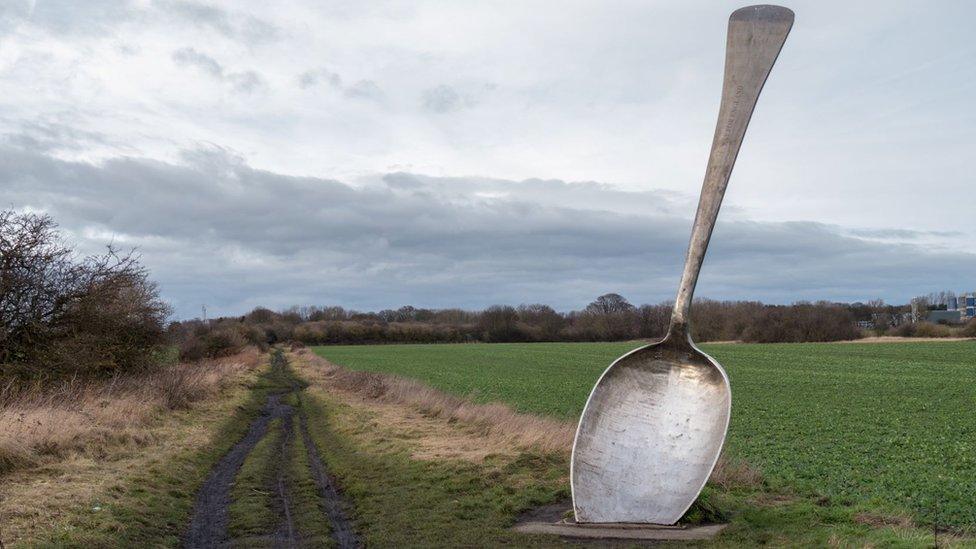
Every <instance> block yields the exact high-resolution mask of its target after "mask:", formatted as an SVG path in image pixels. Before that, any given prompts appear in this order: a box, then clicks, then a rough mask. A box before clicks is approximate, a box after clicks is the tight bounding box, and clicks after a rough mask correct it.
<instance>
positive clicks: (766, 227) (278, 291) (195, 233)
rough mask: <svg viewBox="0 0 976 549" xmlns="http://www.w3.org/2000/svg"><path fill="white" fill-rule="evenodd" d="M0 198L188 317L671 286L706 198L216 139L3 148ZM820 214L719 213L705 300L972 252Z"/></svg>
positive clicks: (858, 282)
mask: <svg viewBox="0 0 976 549" xmlns="http://www.w3.org/2000/svg"><path fill="white" fill-rule="evenodd" d="M0 182H3V183H2V187H0V200H2V201H3V202H4V203H5V204H11V205H16V206H17V207H19V208H22V209H31V210H36V211H45V212H49V213H51V214H52V215H53V216H55V218H56V219H57V220H58V221H59V222H60V223H61V225H62V228H63V229H65V230H66V232H67V234H68V236H69V238H70V239H72V240H74V241H76V242H80V244H81V247H82V249H83V250H86V251H94V250H96V249H97V248H98V247H99V246H101V245H103V244H105V243H107V242H108V241H113V242H115V243H116V244H118V245H121V246H135V247H138V248H139V249H140V251H141V252H142V254H143V257H144V260H145V263H146V264H147V265H148V266H149V267H150V268H151V269H152V271H153V274H154V277H155V278H156V279H157V280H158V281H159V282H160V284H161V286H162V289H163V293H164V295H165V296H166V297H167V298H168V299H169V300H170V301H171V302H173V304H174V305H175V307H176V310H177V313H178V315H179V316H194V315H195V314H197V311H198V310H199V307H200V305H202V304H207V306H208V308H209V309H210V310H211V311H213V312H215V313H218V314H235V313H241V312H243V311H245V310H247V309H249V308H251V307H253V306H256V305H259V304H260V305H265V306H271V307H285V306H289V305H292V304H300V303H301V304H330V303H336V304H341V305H344V306H347V307H352V308H361V309H379V308H386V307H391V306H398V305H403V304H413V305H417V306H430V307H453V306H461V307H471V308H478V307H484V306H486V305H490V304H493V303H513V304H517V303H521V302H547V303H550V304H553V305H554V306H556V307H559V308H561V309H569V308H577V307H581V306H583V305H585V304H586V303H587V302H588V301H589V300H590V299H591V298H593V297H595V296H596V295H599V294H601V293H604V292H608V291H615V292H619V293H622V294H624V295H626V296H627V297H629V298H630V299H631V300H633V301H635V302H658V301H661V300H666V299H670V298H671V296H672V294H673V292H674V290H675V288H676V285H677V280H678V277H679V274H680V268H681V264H682V262H683V258H684V251H685V247H686V245H687V240H688V234H689V230H690V225H691V217H692V215H693V207H694V202H695V200H694V198H695V197H689V196H684V195H680V194H677V193H674V192H670V191H657V190H655V191H646V192H633V191H625V190H620V189H618V188H615V187H613V186H608V185H601V184H598V183H592V182H590V183H569V182H564V181H558V180H524V181H507V180H500V179H488V178H473V177H455V178H445V177H430V176H424V175H419V174H412V173H403V172H400V173H389V174H386V175H382V176H376V177H373V178H369V179H365V180H363V181H360V182H358V183H357V184H355V185H353V184H347V183H344V182H341V181H336V180H330V179H321V178H310V177H294V176H287V175H282V174H277V173H273V172H269V171H264V170H257V169H254V168H252V167H250V166H248V165H247V163H246V162H245V161H244V160H243V159H242V158H241V157H239V156H236V155H234V154H232V153H230V152H229V151H226V150H223V149H219V148H207V149H199V150H193V151H186V152H184V154H183V155H182V159H181V161H180V162H178V163H166V162H159V161H155V160H150V159H145V158H138V157H129V158H126V157H119V158H115V159H112V160H109V161H104V162H102V163H100V164H89V163H84V162H76V161H66V160H61V159H58V158H55V157H53V156H50V155H47V154H44V153H41V152H37V151H32V150H29V149H25V148H23V147H18V146H16V145H12V144H8V145H6V146H4V147H3V148H2V149H0ZM910 240H911V239H909V240H905V241H904V243H894V244H893V243H891V242H890V241H886V242H879V241H876V240H872V239H867V238H861V237H857V236H852V235H850V234H845V231H844V230H843V229H841V228H837V227H832V226H828V225H824V224H818V223H799V222H784V223H778V222H752V221H728V220H726V221H723V222H720V223H719V226H718V227H717V229H716V231H715V235H714V237H713V242H712V247H711V249H710V251H709V256H708V258H707V260H706V264H705V269H704V272H703V274H702V278H701V283H700V286H699V292H698V295H700V296H710V297H715V298H722V299H760V300H765V301H770V302H791V301H794V300H800V299H811V300H813V299H839V300H858V299H862V300H863V299H870V298H874V297H879V296H885V297H889V298H892V297H894V298H896V299H897V298H907V297H909V296H911V295H913V293H914V292H916V291H917V288H919V287H929V286H931V285H932V284H944V285H946V286H947V287H954V283H955V281H956V280H958V279H959V277H962V276H964V275H965V273H967V272H972V271H973V270H974V269H976V256H974V255H972V254H960V253H947V252H933V251H928V250H926V249H925V248H924V247H922V246H919V245H916V244H912V243H911V242H910Z"/></svg>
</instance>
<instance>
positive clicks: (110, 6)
mask: <svg viewBox="0 0 976 549" xmlns="http://www.w3.org/2000/svg"><path fill="white" fill-rule="evenodd" d="M137 13H138V9H137V8H136V7H135V6H134V5H133V3H132V2H131V1H130V0H88V1H85V2H75V1H73V0H34V1H30V0H6V1H4V2H0V33H6V32H9V31H10V30H11V29H14V28H16V27H18V26H20V25H24V24H29V25H34V26H36V27H40V28H42V29H45V30H47V31H49V32H52V33H56V34H58V35H87V36H90V35H99V34H108V33H109V30H110V29H111V28H112V27H115V26H117V25H119V24H121V23H124V22H127V21H130V20H132V19H133V18H134V17H135V16H136V15H137Z"/></svg>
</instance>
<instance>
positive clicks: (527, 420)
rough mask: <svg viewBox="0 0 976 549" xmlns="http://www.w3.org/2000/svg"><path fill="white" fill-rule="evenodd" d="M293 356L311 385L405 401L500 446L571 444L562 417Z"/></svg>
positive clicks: (564, 448)
mask: <svg viewBox="0 0 976 549" xmlns="http://www.w3.org/2000/svg"><path fill="white" fill-rule="evenodd" d="M292 362H293V363H295V364H298V365H300V370H299V371H300V373H301V375H302V376H303V377H304V378H305V379H306V380H307V381H308V382H310V383H312V384H313V385H319V386H322V387H324V388H326V389H331V390H333V391H339V392H343V393H346V394H354V395H357V396H358V397H360V398H363V399H366V400H369V401H372V402H378V403H383V404H397V405H405V406H409V407H411V408H413V409H415V410H417V411H419V412H421V413H422V414H423V415H425V416H427V417H429V418H436V419H441V420H445V421H447V422H456V423H459V424H462V425H463V426H464V428H465V431H466V432H468V433H469V434H471V435H473V436H477V437H482V438H484V439H486V440H488V439H490V440H491V441H492V442H494V443H499V446H500V447H506V448H509V449H519V448H522V449H527V448H534V449H537V450H540V451H543V452H568V451H569V449H570V448H571V447H572V445H573V435H574V434H575V430H576V427H575V425H573V424H572V423H569V422H566V421H559V420H557V419H552V418H545V417H540V416H534V415H530V414H520V413H517V412H515V411H514V410H512V409H511V408H510V407H508V406H506V405H504V404H497V403H492V404H476V403H474V402H471V401H470V400H466V399H463V398H460V397H456V396H454V395H449V394H446V393H443V392H441V391H438V390H436V389H433V388H431V387H429V386H427V385H424V384H423V383H420V382H419V381H415V380H412V379H406V378H402V377H399V376H394V375H389V374H379V373H374V372H357V371H352V370H347V369H345V368H342V367H340V366H336V365H335V364H332V363H331V362H329V361H327V360H325V359H323V358H321V357H318V356H315V355H314V354H312V353H309V352H303V351H299V352H298V353H297V354H296V355H295V356H294V359H293V361H292ZM301 366H305V367H303V368H302V367H301Z"/></svg>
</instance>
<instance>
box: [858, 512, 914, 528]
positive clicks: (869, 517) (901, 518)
mask: <svg viewBox="0 0 976 549" xmlns="http://www.w3.org/2000/svg"><path fill="white" fill-rule="evenodd" d="M854 522H856V523H858V524H867V525H868V526H872V527H874V528H884V527H885V526H894V527H897V528H912V527H914V526H915V522H914V521H913V520H912V517H909V516H907V515H879V514H876V513H858V514H856V515H854Z"/></svg>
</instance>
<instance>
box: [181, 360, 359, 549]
mask: <svg viewBox="0 0 976 549" xmlns="http://www.w3.org/2000/svg"><path fill="white" fill-rule="evenodd" d="M287 363H288V362H287V359H286V358H285V357H284V355H283V354H282V353H281V352H280V351H278V352H275V353H274V354H272V357H271V367H272V369H283V368H285V367H286V366H287ZM301 390H302V387H301V386H299V385H293V386H292V388H291V390H289V391H284V392H278V393H273V394H270V395H268V399H267V401H266V402H265V405H264V407H263V408H262V409H261V415H260V416H258V417H257V418H255V419H254V420H253V421H252V422H251V424H250V426H249V427H248V430H247V433H246V434H245V435H244V437H243V438H242V439H241V440H240V441H238V442H237V443H236V444H235V445H234V446H233V447H232V448H231V449H230V450H229V451H228V452H227V453H226V454H225V455H224V456H223V457H222V458H221V459H220V461H218V462H217V464H216V465H215V466H214V468H213V469H212V470H211V471H210V474H209V475H208V476H207V478H206V480H205V481H204V483H203V485H202V486H201V487H200V490H199V491H198V492H197V496H196V499H195V501H194V505H193V511H192V514H191V518H190V523H189V526H188V528H187V530H186V532H185V533H184V535H183V538H182V542H183V547H185V548H187V549H198V548H199V549H203V548H208V549H209V548H214V547H227V546H235V545H248V544H251V543H257V542H260V543H261V545H269V546H272V547H298V546H299V545H301V539H302V536H301V532H298V531H297V530H296V528H295V524H294V521H293V508H292V497H291V494H290V490H289V478H288V474H287V471H286V464H287V463H288V457H289V456H290V455H291V451H292V450H291V449H292V446H293V438H294V432H295V421H294V417H295V408H294V407H292V406H290V405H288V404H283V403H282V402H281V399H282V397H284V396H286V395H290V394H293V393H296V392H299V391H301ZM279 418H280V419H281V432H280V437H279V441H278V444H277V446H276V456H275V459H274V463H275V474H274V478H275V481H274V487H273V490H274V496H275V497H274V509H273V510H274V511H275V513H276V514H277V515H278V519H279V524H278V526H277V528H276V530H275V531H274V532H269V534H268V535H267V536H261V537H259V538H249V539H246V540H245V539H238V540H235V539H232V538H230V536H229V532H228V525H229V522H230V518H229V509H230V506H231V504H232V503H233V499H232V498H231V489H232V488H233V485H234V481H235V479H236V478H237V475H238V473H239V472H240V469H241V467H242V466H243V465H244V462H245V461H246V460H247V457H248V456H249V455H250V454H251V452H252V451H253V450H254V447H255V446H257V444H258V443H259V442H260V441H261V439H263V438H264V437H265V436H269V435H268V429H269V425H270V423H271V422H272V421H273V420H275V419H279ZM298 425H299V427H298V428H299V430H300V431H301V436H302V441H303V442H304V445H305V448H306V451H307V458H308V464H309V469H310V472H311V475H312V478H313V480H314V481H315V484H316V486H317V488H318V493H319V497H320V498H321V500H322V501H321V503H322V506H323V508H324V509H325V511H326V515H327V516H328V518H329V521H330V527H331V528H330V532H331V535H332V538H333V539H334V540H335V542H336V545H337V546H338V547H339V548H340V549H351V548H359V547H362V543H361V542H360V540H359V537H358V536H357V535H356V532H355V529H354V528H353V524H352V521H351V520H350V519H349V516H348V514H347V513H346V511H345V509H346V504H345V502H344V501H343V499H342V496H341V495H340V494H339V492H338V490H336V487H335V483H334V482H333V480H332V478H331V477H330V476H329V474H328V471H327V469H326V467H325V465H324V463H323V461H322V459H321V456H320V455H319V450H318V447H317V446H316V445H315V442H314V441H313V440H312V437H311V435H310V434H309V431H308V420H307V417H306V415H305V413H304V410H303V411H302V412H301V413H300V414H299V421H298Z"/></svg>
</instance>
